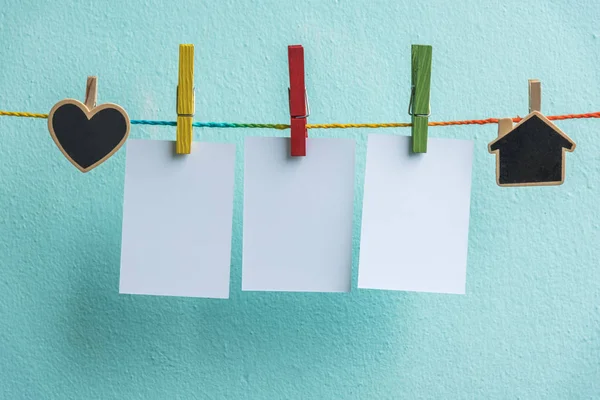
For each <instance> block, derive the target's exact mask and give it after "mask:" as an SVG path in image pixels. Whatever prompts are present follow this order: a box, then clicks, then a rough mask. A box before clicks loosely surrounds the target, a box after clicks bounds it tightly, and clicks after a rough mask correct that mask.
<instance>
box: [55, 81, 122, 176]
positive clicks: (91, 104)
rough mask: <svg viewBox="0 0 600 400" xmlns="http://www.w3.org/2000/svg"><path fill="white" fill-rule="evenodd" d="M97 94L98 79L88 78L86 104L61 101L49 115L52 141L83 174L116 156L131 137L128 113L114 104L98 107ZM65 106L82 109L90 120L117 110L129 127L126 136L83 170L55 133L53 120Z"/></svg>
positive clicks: (77, 101) (71, 100) (68, 100)
mask: <svg viewBox="0 0 600 400" xmlns="http://www.w3.org/2000/svg"><path fill="white" fill-rule="evenodd" d="M97 93H98V78H97V77H95V76H88V78H87V84H86V86H85V102H84V103H82V102H80V101H79V100H75V99H64V100H61V101H59V102H58V103H56V104H55V105H54V107H52V109H51V110H50V112H49V113H48V130H49V131H50V136H52V140H54V143H56V146H57V147H58V148H59V150H60V151H61V153H62V154H63V155H64V156H65V157H66V158H67V160H69V162H70V163H71V164H73V165H74V166H75V167H76V168H77V169H78V170H80V171H81V172H88V171H90V170H92V169H94V168H96V167H97V166H98V165H100V164H102V163H103V162H104V161H106V160H108V159H109V158H110V157H111V156H112V155H113V154H115V153H116V152H117V151H118V150H119V149H120V148H121V147H122V146H123V144H124V143H125V141H126V140H127V138H128V137H129V129H130V127H131V123H130V121H129V115H127V112H126V111H125V110H124V109H123V107H121V106H120V105H118V104H113V103H104V104H100V105H99V106H97V107H96V97H97ZM65 104H73V105H75V106H77V107H78V108H79V109H81V111H83V112H84V114H85V115H86V117H87V118H88V119H91V118H92V117H93V116H94V115H95V114H96V113H98V112H100V111H102V110H104V109H107V108H110V109H114V110H117V111H118V112H119V113H121V115H123V117H124V118H125V123H126V126H127V130H126V131H125V135H124V136H123V139H122V140H121V141H120V142H119V143H118V144H117V145H116V146H115V148H114V149H112V150H111V151H110V153H108V154H107V155H105V156H104V157H102V158H101V159H100V160H98V161H96V162H95V163H94V164H92V165H90V166H89V167H87V168H83V167H82V166H81V165H79V164H77V163H76V162H75V160H73V159H72V158H71V156H69V154H68V153H67V152H66V151H65V149H64V148H63V147H62V145H61V144H60V142H59V141H58V138H57V137H56V133H55V132H54V126H53V125H52V118H53V117H54V112H55V111H56V110H57V109H58V108H59V107H61V106H63V105H65Z"/></svg>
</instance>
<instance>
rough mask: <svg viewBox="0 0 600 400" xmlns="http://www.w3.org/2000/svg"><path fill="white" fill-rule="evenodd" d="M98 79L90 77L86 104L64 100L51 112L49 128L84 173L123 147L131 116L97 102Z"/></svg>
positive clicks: (68, 155)
mask: <svg viewBox="0 0 600 400" xmlns="http://www.w3.org/2000/svg"><path fill="white" fill-rule="evenodd" d="M96 94H97V78H96V77H95V76H90V77H88V80H87V85H86V90H85V103H82V102H80V101H78V100H75V99H65V100H61V101H59V102H58V103H56V104H55V105H54V107H52V110H50V113H49V114H48V130H49V131H50V136H52V140H54V143H56V145H57V146H58V148H59V149H60V151H61V152H62V153H63V155H64V156H65V157H66V158H67V160H69V161H70V162H71V164H73V165H74V166H75V167H77V169H79V170H80V171H81V172H87V171H90V170H91V169H93V168H95V167H97V166H98V165H100V164H102V163H103V162H104V161H106V160H107V159H108V158H109V157H110V156H112V155H113V154H114V153H115V152H116V151H117V150H119V149H120V148H121V146H123V143H125V140H127V136H128V135H129V126H130V122H129V116H128V115H127V113H126V112H125V110H124V109H123V108H122V107H121V106H118V105H116V104H112V103H105V104H100V105H98V106H97V105H96Z"/></svg>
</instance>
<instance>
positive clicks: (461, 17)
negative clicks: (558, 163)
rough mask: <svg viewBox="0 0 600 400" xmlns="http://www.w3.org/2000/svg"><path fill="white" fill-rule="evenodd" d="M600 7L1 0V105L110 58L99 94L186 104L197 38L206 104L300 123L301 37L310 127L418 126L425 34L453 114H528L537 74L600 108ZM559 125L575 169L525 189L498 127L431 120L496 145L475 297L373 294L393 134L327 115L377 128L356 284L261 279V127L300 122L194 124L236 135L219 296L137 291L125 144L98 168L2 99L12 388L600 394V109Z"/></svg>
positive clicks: (1, 215) (256, 118) (215, 135)
mask: <svg viewBox="0 0 600 400" xmlns="http://www.w3.org/2000/svg"><path fill="white" fill-rule="evenodd" d="M482 3H487V4H482ZM492 3H496V4H492ZM599 19H600V7H599V6H598V5H596V4H595V3H594V2H590V1H585V0H578V1H570V2H566V1H561V0H553V1H544V0H538V1H532V2H524V1H522V0H507V1H504V2H481V1H480V0H465V1H460V2H458V1H448V2H443V1H428V2H420V3H419V2H413V1H407V0H380V1H369V2H367V1H358V0H355V1H354V0H338V1H316V0H314V1H304V2H301V1H287V0H286V1H281V0H268V1H251V0H243V1H233V0H228V1H218V2H217V1H212V2H199V1H192V0H181V1H178V2H170V1H162V0H161V1H159V0H148V1H127V2H126V1H119V2H117V1H112V2H110V3H109V2H102V1H96V2H76V1H68V0H56V1H53V2H40V1H37V0H36V1H34V0H25V1H23V0H18V1H17V0H3V1H2V7H0V27H1V29H0V39H1V43H2V46H0V60H1V67H0V109H9V110H19V111H20V110H24V111H32V112H48V111H49V110H50V108H51V107H52V105H53V104H54V103H55V102H56V101H58V100H60V99H62V98H65V97H76V98H82V97H83V95H84V90H85V80H86V77H87V76H88V75H92V74H97V75H98V76H99V101H112V102H116V103H118V104H120V105H122V106H123V107H125V109H126V110H128V112H129V114H130V116H131V117H132V118H134V119H138V118H147V119H169V120H172V119H174V117H175V86H176V82H177V58H178V45H179V44H180V43H194V44H195V45H196V90H197V91H196V110H197V117H196V119H197V120H202V121H230V122H277V123H287V121H288V106H287V85H288V69H287V68H288V67H287V48H286V46H287V45H288V44H303V45H304V46H305V51H306V71H307V86H308V87H307V89H308V93H309V96H310V105H311V111H312V115H311V117H310V122H312V123H325V122H383V121H406V120H407V119H408V118H407V115H406V109H407V105H408V104H407V102H408V95H409V85H410V45H411V44H413V43H420V44H431V45H433V49H434V50H433V75H432V98H431V108H432V119H434V120H448V119H464V118H487V117H504V116H514V115H517V114H519V115H525V114H526V113H527V79H529V78H539V79H541V80H542V85H543V101H542V110H543V111H544V112H545V113H546V114H548V115H552V114H566V113H580V112H590V111H597V110H600V94H599V91H598V88H599V87H600V68H599V67H598V66H599V65H600V51H599V49H600V47H599V45H600V41H599V40H600V28H598V23H597V21H598V20H599ZM558 125H559V126H560V127H561V128H562V129H563V130H564V131H565V132H566V133H567V134H569V135H570V136H571V137H572V138H573V139H574V140H575V141H576V142H577V149H576V150H575V152H574V153H572V154H568V155H567V157H568V158H567V178H566V183H565V184H564V185H563V186H561V187H554V188H525V189H501V188H499V187H497V186H496V185H495V182H494V157H493V156H492V155H490V154H488V153H487V148H486V146H487V143H488V141H490V140H491V139H493V138H494V137H495V136H496V126H495V125H487V126H481V127H480V126H468V127H450V128H432V129H431V131H430V134H431V136H433V137H451V138H469V139H475V141H476V142H475V163H474V171H473V193H472V204H471V228H470V242H469V264H468V272H467V294H466V295H465V296H454V295H436V294H417V293H394V292H377V291H359V290H357V289H356V278H357V270H356V268H357V258H358V243H359V233H360V217H361V207H360V206H361V204H362V180H363V178H364V163H365V144H366V134H367V133H372V132H375V130H371V131H369V130H345V131H326V132H323V131H320V132H314V131H311V134H313V135H319V136H324V135H325V136H335V135H343V136H351V137H355V138H356V139H357V141H358V149H359V154H358V166H357V170H358V173H357V178H356V182H357V190H356V194H357V195H356V214H355V219H356V222H355V225H354V233H355V235H354V237H355V243H356V246H355V262H354V265H353V291H352V292H351V293H348V294H299V293H246V292H242V291H241V290H240V288H241V232H242V229H241V221H242V187H243V181H242V179H243V169H242V162H243V152H242V151H241V145H242V143H243V136H244V135H286V134H288V133H287V132H285V131H284V132H278V131H267V130H248V129H236V130H224V129H221V130H217V129H215V130H196V131H195V135H196V139H201V140H210V141H219V140H224V141H230V142H235V143H237V144H238V145H239V147H238V167H237V183H236V184H237V187H236V188H237V197H236V202H235V209H234V225H235V228H234V237H233V254H232V281H231V299H230V300H227V301H218V300H202V299H186V298H167V297H145V296H127V295H119V294H118V282H119V257H120V239H121V236H120V235H121V215H122V200H123V199H122V196H123V174H124V161H125V153H124V151H123V150H122V151H120V152H119V153H118V154H117V155H116V156H115V157H113V158H112V159H111V160H109V161H108V162H107V163H105V164H104V165H102V166H101V167H99V168H98V169H96V170H94V171H92V172H90V173H88V174H81V173H80V172H79V171H77V170H76V169H75V168H74V167H72V166H71V165H70V164H69V163H68V162H67V161H66V160H65V158H64V157H63V156H62V155H61V154H60V152H59V151H58V149H57V148H56V147H55V145H54V143H53V142H52V140H51V138H50V135H49V134H48V131H47V129H46V121H45V120H34V119H19V118H9V117H0V265H1V272H0V398H2V399H320V400H323V399H344V400H345V399H404V398H405V399H515V398H519V399H594V398H595V399H597V398H600V266H599V262H598V258H597V249H598V246H599V245H600V223H599V222H598V221H599V217H600V213H599V210H600V200H599V199H600V184H599V182H600V134H599V132H600V120H578V121H564V122H560V123H559V124H558ZM409 132H410V131H409V130H407V129H397V130H386V131H385V133H387V134H405V135H406V134H409ZM377 133H382V132H381V130H379V131H377ZM131 137H134V138H155V139H174V137H175V129H173V128H171V127H140V126H134V127H133V128H132V132H131ZM309 156H310V155H309ZM173 206H174V207H176V206H177V205H176V204H174V205H173ZM292 228H293V227H290V229H292ZM432 251H435V249H433V248H432Z"/></svg>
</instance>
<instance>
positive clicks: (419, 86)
mask: <svg viewBox="0 0 600 400" xmlns="http://www.w3.org/2000/svg"><path fill="white" fill-rule="evenodd" d="M430 87H431V46H423V45H416V44H413V45H412V87H411V94H410V105H409V106H408V113H409V114H410V115H411V116H412V144H413V153H427V124H428V123H429V114H430V112H431V110H430V108H429V91H430Z"/></svg>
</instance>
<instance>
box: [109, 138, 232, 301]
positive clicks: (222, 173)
mask: <svg viewBox="0 0 600 400" xmlns="http://www.w3.org/2000/svg"><path fill="white" fill-rule="evenodd" d="M126 157H127V159H126V170H125V200H124V206H123V240H122V248H121V282H120V292H121V293H130V294H150V295H164V296H187V297H213V298H228V297H229V266H230V258H231V230H232V214H233V187H234V168H235V145H234V144H219V143H193V145H192V153H191V154H186V155H176V154H175V143H174V142H171V141H159V140H132V139H129V140H128V141H127V153H126Z"/></svg>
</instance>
